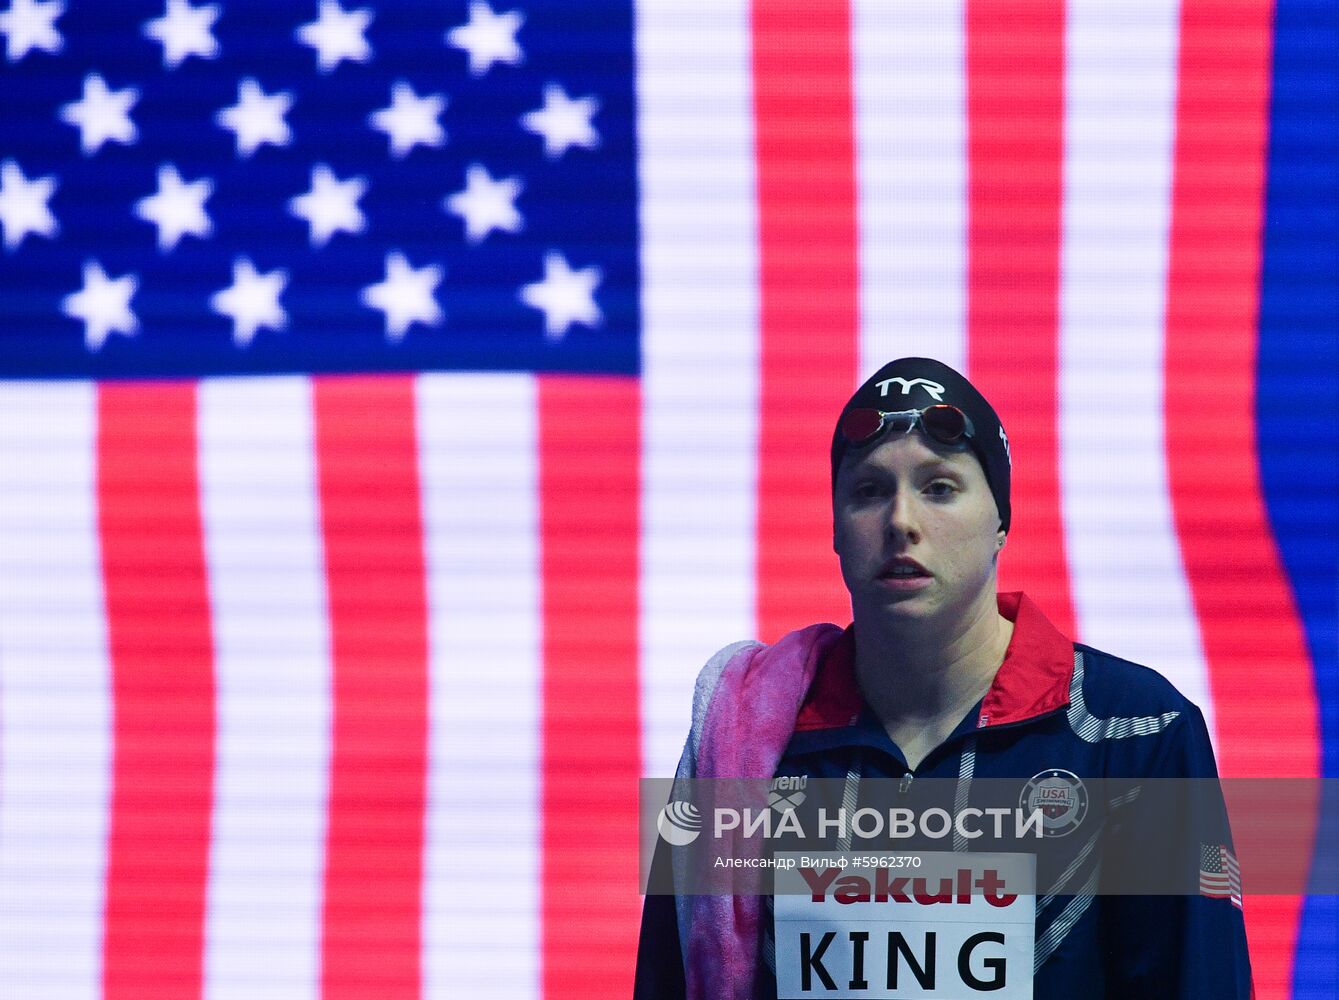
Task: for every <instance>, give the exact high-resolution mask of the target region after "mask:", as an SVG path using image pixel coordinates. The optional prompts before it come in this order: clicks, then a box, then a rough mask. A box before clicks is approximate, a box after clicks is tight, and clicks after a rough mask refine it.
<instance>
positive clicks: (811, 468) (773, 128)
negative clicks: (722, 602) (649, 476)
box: [753, 0, 859, 641]
mask: <svg viewBox="0 0 1339 1000" xmlns="http://www.w3.org/2000/svg"><path fill="white" fill-rule="evenodd" d="M753 86H754V117H755V129H756V146H757V148H756V156H757V164H758V240H759V247H758V252H759V260H760V272H761V273H760V275H759V286H760V299H761V302H760V317H759V326H760V349H759V383H760V384H759V392H758V407H759V420H758V427H759V431H758V528H757V541H758V557H757V618H758V637H759V638H761V639H763V640H766V641H771V640H774V639H776V638H777V637H779V636H780V635H782V634H784V633H785V632H788V631H790V630H791V629H794V628H798V627H800V626H802V625H807V624H809V623H811V622H813V621H816V620H823V619H830V620H832V621H836V622H843V623H844V622H847V621H850V618H851V603H850V599H849V598H848V597H847V594H846V592H845V590H844V589H843V588H842V585H841V578H840V576H839V575H838V570H837V562H836V557H835V556H834V555H833V554H832V490H831V483H830V476H829V471H828V463H827V461H826V457H827V455H828V449H829V447H830V445H831V441H832V428H833V426H834V425H835V424H836V420H837V413H838V411H839V410H840V409H841V406H842V404H843V403H844V402H845V401H846V398H847V397H848V396H849V395H850V394H851V391H852V390H853V389H854V388H855V379H856V363H857V362H856V357H857V354H856V350H857V337H858V334H859V311H858V310H859V306H858V303H859V297H858V294H859V289H858V284H859V272H858V266H857V238H858V237H857V231H856V167H855V136H854V126H853V120H852V119H853V114H854V105H853V97H852V92H851V14H850V10H849V7H848V5H847V4H846V3H832V4H814V3H809V2H804V0H756V2H755V4H754V7H753Z"/></svg>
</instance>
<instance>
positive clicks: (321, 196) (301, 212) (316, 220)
mask: <svg viewBox="0 0 1339 1000" xmlns="http://www.w3.org/2000/svg"><path fill="white" fill-rule="evenodd" d="M311 176H312V181H311V190H310V191H308V192H307V193H306V194H300V195H297V196H296V197H294V198H290V199H289V202H288V210H289V211H290V212H292V213H293V214H294V215H296V216H298V217H300V218H302V219H306V220H307V225H308V227H309V230H310V237H311V244H312V246H314V247H323V246H325V245H326V244H327V243H329V242H330V237H332V236H334V235H335V233H337V232H346V233H361V232H362V231H363V230H364V229H366V228H367V219H366V217H365V216H364V215H363V213H362V211H361V210H359V208H358V199H359V198H361V197H362V196H363V195H364V194H366V193H367V181H366V180H364V179H363V178H362V177H352V178H350V179H349V180H347V181H342V180H340V179H339V178H337V177H336V176H335V175H334V174H333V173H331V171H330V168H329V167H328V166H326V165H325V164H324V163H319V164H317V165H316V166H314V167H312V174H311Z"/></svg>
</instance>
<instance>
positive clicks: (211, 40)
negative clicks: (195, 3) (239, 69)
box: [144, 0, 219, 69]
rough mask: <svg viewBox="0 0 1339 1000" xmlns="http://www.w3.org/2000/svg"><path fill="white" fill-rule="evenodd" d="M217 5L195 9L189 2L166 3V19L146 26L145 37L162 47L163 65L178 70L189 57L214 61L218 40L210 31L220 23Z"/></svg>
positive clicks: (164, 13) (145, 24)
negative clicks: (216, 23) (215, 24)
mask: <svg viewBox="0 0 1339 1000" xmlns="http://www.w3.org/2000/svg"><path fill="white" fill-rule="evenodd" d="M218 17H219V9H218V6H217V5H215V4H207V5H206V6H204V7H192V6H191V5H190V3H189V2H188V0H167V5H166V7H165V8H164V9H163V16H162V17H156V18H154V19H153V20H152V21H145V22H144V34H145V36H146V37H148V38H152V39H154V40H155V41H157V42H159V43H161V44H162V46H163V65H164V66H166V67H167V68H168V69H176V68H177V67H178V66H180V65H181V64H182V62H183V61H185V59H186V58H187V57H188V56H199V57H200V58H201V59H214V58H217V56H218V54H219V43H218V39H217V38H215V37H214V32H213V31H212V30H211V29H212V28H213V27H214V22H215V21H217V20H218Z"/></svg>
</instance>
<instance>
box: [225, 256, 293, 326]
mask: <svg viewBox="0 0 1339 1000" xmlns="http://www.w3.org/2000/svg"><path fill="white" fill-rule="evenodd" d="M287 284H288V273H287V272H286V271H283V270H279V269H276V270H274V271H271V272H269V274H260V273H259V272H257V271H256V268H255V267H254V265H252V263H251V261H249V260H247V259H246V258H245V257H238V258H237V260H235V261H234V262H233V265H232V285H231V286H229V287H228V288H225V289H223V290H222V291H221V292H216V293H215V294H214V295H212V296H211V297H210V299H209V307H210V308H211V309H213V310H214V311H215V312H216V313H220V314H221V315H224V316H227V317H229V318H230V319H231V320H232V339H233V343H235V344H236V345H237V346H238V347H246V346H247V345H248V344H250V343H251V339H252V338H253V337H255V335H256V331H257V330H259V329H260V328H261V327H262V326H263V327H268V328H269V329H271V330H282V329H283V328H284V327H285V326H287V325H288V313H286V312H284V309H283V307H282V306H281V305H279V296H280V295H281V294H283V290H284V286H285V285H287Z"/></svg>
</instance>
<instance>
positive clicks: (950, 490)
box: [925, 479, 957, 497]
mask: <svg viewBox="0 0 1339 1000" xmlns="http://www.w3.org/2000/svg"><path fill="white" fill-rule="evenodd" d="M925 491H926V492H927V493H929V494H930V495H931V496H936V497H946V496H951V495H952V494H954V493H956V492H957V487H956V486H954V485H953V484H952V483H950V482H948V481H947V480H943V479H936V480H935V481H934V482H932V483H930V484H929V485H927V486H926V487H925Z"/></svg>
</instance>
